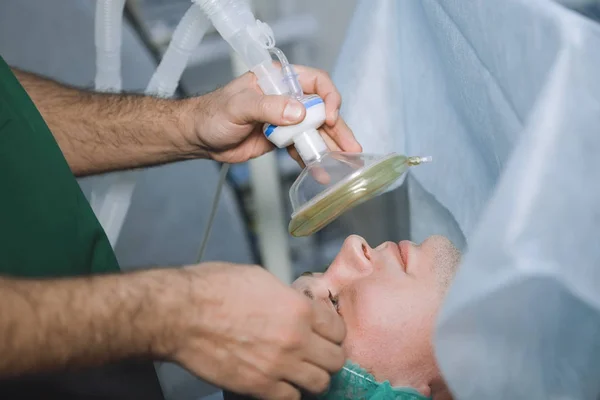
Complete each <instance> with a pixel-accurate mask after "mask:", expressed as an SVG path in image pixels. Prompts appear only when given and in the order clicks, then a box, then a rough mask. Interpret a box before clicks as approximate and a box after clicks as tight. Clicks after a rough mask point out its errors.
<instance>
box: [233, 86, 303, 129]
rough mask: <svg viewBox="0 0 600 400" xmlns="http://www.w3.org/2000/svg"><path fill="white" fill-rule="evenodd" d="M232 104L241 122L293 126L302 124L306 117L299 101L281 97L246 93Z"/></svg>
mask: <svg viewBox="0 0 600 400" xmlns="http://www.w3.org/2000/svg"><path fill="white" fill-rule="evenodd" d="M236 97H238V98H237V99H236V100H237V101H234V102H233V103H236V105H234V104H232V112H233V113H237V114H238V116H239V117H240V118H241V119H242V121H241V122H245V123H251V122H267V123H269V124H274V125H293V124H297V123H300V122H302V120H303V119H304V117H305V116H306V109H305V108H304V105H303V104H302V103H300V102H299V101H298V100H296V99H293V98H291V97H288V96H281V95H263V94H259V93H256V92H254V91H245V92H242V93H240V94H239V96H236Z"/></svg>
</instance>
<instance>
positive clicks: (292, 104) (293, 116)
mask: <svg viewBox="0 0 600 400" xmlns="http://www.w3.org/2000/svg"><path fill="white" fill-rule="evenodd" d="M303 108H304V106H303V105H302V104H300V102H298V101H296V100H292V101H289V102H288V104H287V106H285V109H284V110H283V118H284V119H285V120H286V121H297V120H298V119H299V118H300V117H302V111H303Z"/></svg>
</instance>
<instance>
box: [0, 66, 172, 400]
mask: <svg viewBox="0 0 600 400" xmlns="http://www.w3.org/2000/svg"><path fill="white" fill-rule="evenodd" d="M83 118H85V116H84V117H83ZM117 271H119V264H118V263H117V259H116V257H115V254H114V252H113V251H112V248H111V246H110V243H109V241H108V239H107V237H106V235H105V234H104V231H103V229H102V227H101V226H100V224H99V222H98V220H97V219H96V217H95V215H94V213H93V211H92V209H91V207H90V205H89V203H88V202H87V200H86V198H85V196H84V195H83V193H82V191H81V189H80V188H79V185H78V183H77V181H76V180H75V177H74V176H73V173H72V172H71V170H70V168H69V166H68V164H67V162H66V160H65V158H64V157H63V154H62V152H61V150H60V148H59V147H58V144H57V143H56V141H55V140H54V137H53V135H52V133H51V132H50V130H49V129H48V127H47V126H46V123H45V122H44V120H43V118H42V116H41V115H40V113H39V112H38V110H37V109H36V107H35V105H34V104H33V102H32V101H31V99H30V98H29V96H28V95H27V93H26V92H25V90H24V89H23V88H22V87H21V85H20V83H19V81H18V80H17V79H16V77H15V76H14V75H13V73H12V71H11V70H10V68H9V67H8V65H7V64H6V63H5V62H4V60H3V59H2V58H1V57H0V275H4V276H7V275H9V276H13V277H31V278H48V277H67V276H81V275H86V274H90V273H107V272H117ZM0 398H1V399H4V398H7V399H8V398H40V399H41V398H57V399H92V398H93V399H132V398H144V399H163V396H162V392H161V390H160V386H159V383H158V379H157V377H156V373H155V371H154V368H153V365H152V363H150V362H137V361H131V362H123V363H117V364H112V365H107V366H104V367H101V368H92V369H89V370H85V371H77V372H65V373H58V374H45V375H36V376H31V377H21V378H19V379H12V380H3V381H2V380H0Z"/></svg>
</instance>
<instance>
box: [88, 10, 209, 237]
mask: <svg viewBox="0 0 600 400" xmlns="http://www.w3.org/2000/svg"><path fill="white" fill-rule="evenodd" d="M123 5H124V0H99V1H98V4H97V8H96V49H97V58H98V64H97V67H98V68H97V75H96V89H98V90H102V89H106V90H110V91H115V92H118V91H120V89H121V77H120V48H121V24H122V13H123ZM209 26H210V22H209V20H208V19H207V18H206V17H205V16H204V13H203V11H202V9H201V8H200V7H199V6H198V5H195V4H193V5H192V6H191V7H190V8H189V9H188V11H187V12H186V14H185V15H184V16H183V18H182V19H181V21H180V22H179V24H178V25H177V28H176V29H175V32H174V33H173V37H172V39H171V42H170V43H169V47H168V48H167V51H166V52H165V54H164V56H163V58H162V60H161V62H160V64H159V66H158V67H157V69H156V71H155V72H154V74H153V75H152V78H151V80H150V83H149V84H148V87H147V88H146V94H151V95H157V96H161V97H171V96H172V95H173V94H174V93H175V90H176V89H177V86H178V84H179V80H180V78H181V75H182V74H183V71H184V70H185V67H186V65H187V63H188V60H189V58H190V56H191V53H192V51H193V50H194V49H195V48H196V47H198V45H199V43H200V42H201V40H202V38H203V37H204V35H205V34H206V31H207V30H208V28H209ZM135 178H136V172H133V171H130V172H123V173H120V174H118V175H117V176H116V179H115V181H114V182H113V183H112V184H111V186H110V188H109V189H108V191H107V193H106V194H105V195H104V196H102V195H101V194H100V193H98V192H97V191H94V192H93V193H92V207H93V208H94V211H95V212H96V215H97V216H98V219H99V221H100V223H101V224H102V227H103V228H104V230H105V232H106V235H107V236H108V239H109V241H110V243H111V245H112V246H113V247H114V246H115V244H116V243H117V240H118V238H119V234H120V232H121V228H122V226H123V223H124V221H125V217H126V215H127V212H128V210H129V206H130V205H131V197H132V196H133V190H134V188H135Z"/></svg>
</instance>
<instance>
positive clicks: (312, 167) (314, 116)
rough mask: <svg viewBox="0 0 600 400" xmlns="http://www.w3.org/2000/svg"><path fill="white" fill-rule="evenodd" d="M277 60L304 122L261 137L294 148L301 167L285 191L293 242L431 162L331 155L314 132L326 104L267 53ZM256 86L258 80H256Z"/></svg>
mask: <svg viewBox="0 0 600 400" xmlns="http://www.w3.org/2000/svg"><path fill="white" fill-rule="evenodd" d="M270 51H271V52H272V53H274V54H275V55H276V56H277V58H278V59H279V61H280V63H281V66H282V69H281V75H282V76H283V81H284V82H285V86H286V87H288V88H289V95H290V96H292V97H294V98H296V99H297V100H299V101H300V102H301V103H303V104H304V107H305V108H306V117H305V118H304V120H303V121H302V122H301V123H299V124H296V125H292V126H277V125H272V124H265V125H264V127H263V133H264V135H265V136H266V137H267V139H268V140H269V141H271V142H272V143H273V144H275V145H276V146H277V147H279V148H284V147H287V146H290V145H292V144H293V145H294V146H295V147H296V150H298V154H299V155H300V157H301V158H302V160H303V161H304V164H305V165H306V167H305V168H304V170H303V171H302V173H301V174H300V176H298V179H296V181H295V182H294V184H293V185H292V187H291V189H290V201H291V204H292V209H293V212H292V219H291V222H290V225H289V228H288V230H289V232H290V233H291V234H292V236H308V235H310V234H313V233H315V232H317V231H319V230H320V229H322V228H323V227H324V226H326V225H327V224H329V223H330V222H332V221H333V220H335V219H336V218H337V217H339V216H340V215H341V214H343V213H344V212H346V211H348V210H349V209H351V208H353V207H355V206H357V205H359V204H361V203H363V202H365V201H367V200H370V199H371V198H373V197H375V196H377V195H379V194H381V193H383V192H384V191H385V190H386V189H387V188H389V187H390V186H391V185H392V184H393V183H395V182H396V181H397V180H398V179H400V178H401V177H402V176H403V175H404V173H406V171H407V169H408V168H409V167H410V166H413V165H418V164H421V163H423V162H428V161H431V157H406V156H404V155H400V154H395V153H390V154H386V155H376V154H364V153H345V152H331V151H329V149H328V148H327V145H326V144H325V141H324V140H323V138H322V137H321V135H320V134H319V132H318V130H317V129H318V128H319V127H321V125H323V123H324V122H325V103H324V102H323V99H321V98H320V97H319V96H316V95H308V96H306V95H304V93H303V92H302V88H301V86H300V83H299V82H298V79H297V77H298V76H297V75H296V73H295V72H294V69H293V67H292V65H290V64H289V63H288V61H287V58H286V57H285V55H284V54H283V52H281V50H279V49H278V48H275V47H273V48H270ZM259 81H260V80H259Z"/></svg>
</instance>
